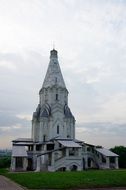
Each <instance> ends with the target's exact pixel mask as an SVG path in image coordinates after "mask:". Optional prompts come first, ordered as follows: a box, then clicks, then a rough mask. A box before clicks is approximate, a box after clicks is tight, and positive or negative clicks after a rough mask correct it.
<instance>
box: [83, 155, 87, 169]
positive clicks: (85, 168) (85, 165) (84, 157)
mask: <svg viewBox="0 0 126 190" xmlns="http://www.w3.org/2000/svg"><path fill="white" fill-rule="evenodd" d="M84 159H85V169H88V157H87V156H86V157H84Z"/></svg>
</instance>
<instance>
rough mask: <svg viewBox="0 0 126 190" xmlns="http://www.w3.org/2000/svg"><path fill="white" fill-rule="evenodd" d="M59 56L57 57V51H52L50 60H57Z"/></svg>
mask: <svg viewBox="0 0 126 190" xmlns="http://www.w3.org/2000/svg"><path fill="white" fill-rule="evenodd" d="M57 57H58V55H57V51H56V50H55V49H53V50H51V51H50V58H57Z"/></svg>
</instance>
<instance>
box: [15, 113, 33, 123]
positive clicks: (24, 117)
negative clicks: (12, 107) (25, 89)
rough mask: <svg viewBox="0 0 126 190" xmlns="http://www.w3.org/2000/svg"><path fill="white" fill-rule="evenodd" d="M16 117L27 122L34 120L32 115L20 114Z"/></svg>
mask: <svg viewBox="0 0 126 190" xmlns="http://www.w3.org/2000/svg"><path fill="white" fill-rule="evenodd" d="M16 116H17V118H19V119H23V120H27V121H31V119H32V115H30V114H18V115H16Z"/></svg>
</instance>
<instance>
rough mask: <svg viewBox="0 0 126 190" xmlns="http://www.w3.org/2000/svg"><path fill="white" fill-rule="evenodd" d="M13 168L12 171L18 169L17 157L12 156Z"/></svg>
mask: <svg viewBox="0 0 126 190" xmlns="http://www.w3.org/2000/svg"><path fill="white" fill-rule="evenodd" d="M11 170H12V171H15V170H16V158H15V157H12V158H11Z"/></svg>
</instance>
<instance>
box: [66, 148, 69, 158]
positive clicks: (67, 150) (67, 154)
mask: <svg viewBox="0 0 126 190" xmlns="http://www.w3.org/2000/svg"><path fill="white" fill-rule="evenodd" d="M66 156H67V157H69V148H66Z"/></svg>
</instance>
